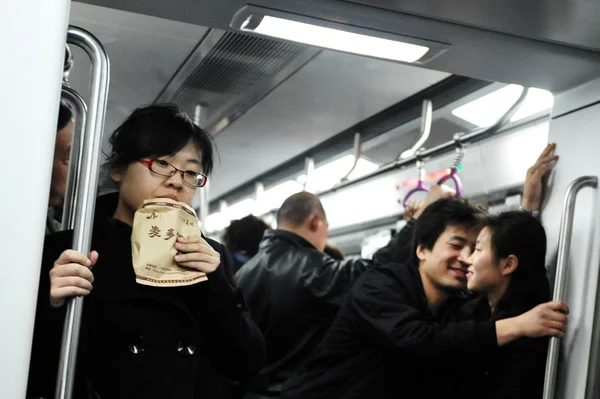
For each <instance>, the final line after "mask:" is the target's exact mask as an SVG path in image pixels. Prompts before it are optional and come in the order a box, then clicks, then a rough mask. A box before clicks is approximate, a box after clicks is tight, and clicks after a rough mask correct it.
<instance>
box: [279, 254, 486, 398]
mask: <svg viewBox="0 0 600 399" xmlns="http://www.w3.org/2000/svg"><path fill="white" fill-rule="evenodd" d="M462 303H463V302H462V300H460V299H458V298H454V299H451V300H449V301H448V302H447V303H446V304H445V308H444V309H440V310H439V311H438V313H437V314H438V316H437V317H434V316H433V315H432V314H431V313H430V312H429V309H428V306H427V299H426V297H425V292H424V290H423V284H422V282H421V278H420V275H419V272H418V268H417V266H416V265H415V264H388V265H380V266H374V267H372V268H369V269H368V270H367V271H366V272H365V273H364V274H363V275H362V276H361V277H360V279H359V280H358V281H357V282H356V283H355V285H354V287H353V288H352V290H351V291H350V294H349V295H348V297H347V299H346V301H345V302H344V304H343V306H342V308H341V310H340V312H339V313H338V315H337V317H336V319H335V321H334V323H333V325H332V327H331V329H330V330H329V332H328V333H327V335H326V336H325V338H324V339H323V341H322V342H321V344H320V345H319V346H318V347H317V350H316V351H315V353H314V354H313V355H311V357H310V358H309V360H308V361H307V362H306V363H305V364H304V366H303V367H302V369H301V371H300V372H299V373H298V374H296V375H295V376H294V377H292V379H291V380H290V381H288V383H287V384H286V385H285V386H284V389H283V393H282V395H281V398H282V399H317V398H327V399H338V398H345V399H349V398H365V399H378V398H395V399H401V398H412V397H419V398H424V399H429V398H431V399H434V398H435V399H439V398H441V397H448V395H447V393H448V391H449V390H450V388H452V387H453V386H454V385H456V384H462V383H464V382H465V381H466V378H465V376H462V378H461V379H459V380H452V379H451V378H447V377H448V376H450V375H451V373H450V372H451V371H452V370H457V369H459V368H460V367H463V365H472V364H476V363H477V362H480V361H481V360H482V359H485V357H486V356H489V355H490V354H491V353H493V352H494V351H495V350H496V348H497V338H496V328H495V322H494V321H485V322H477V321H464V322H460V323H448V324H444V323H445V321H446V320H445V319H446V316H447V315H449V314H454V313H455V312H456V311H457V307H458V305H460V304H462Z"/></svg>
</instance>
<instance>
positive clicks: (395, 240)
mask: <svg viewBox="0 0 600 399" xmlns="http://www.w3.org/2000/svg"><path fill="white" fill-rule="evenodd" d="M416 223H417V221H416V220H415V219H410V220H409V221H407V222H406V224H405V225H404V227H402V229H401V230H400V231H399V232H398V233H396V234H394V236H393V237H392V239H391V240H390V242H389V243H388V244H387V245H386V246H385V247H383V248H381V249H380V250H378V251H377V252H375V254H374V255H373V264H374V265H386V264H388V263H406V262H407V261H408V260H410V259H411V257H413V256H416V255H415V254H412V253H411V250H412V245H413V232H414V230H415V224H416Z"/></svg>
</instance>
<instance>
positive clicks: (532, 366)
mask: <svg viewBox="0 0 600 399" xmlns="http://www.w3.org/2000/svg"><path fill="white" fill-rule="evenodd" d="M549 300H550V288H549V283H548V279H547V278H546V276H544V275H540V276H538V278H537V281H531V282H530V283H528V284H527V286H525V285H524V284H523V285H521V286H517V285H511V286H510V287H509V289H508V291H507V292H506V294H505V295H504V296H503V297H502V299H501V300H500V301H499V303H498V306H497V309H496V311H495V313H494V314H492V313H491V309H490V305H489V302H488V300H487V297H486V296H482V297H480V298H478V299H474V300H472V301H471V302H469V303H468V304H466V305H465V306H464V307H463V308H462V309H461V315H460V317H461V318H469V319H476V320H501V319H507V318H510V317H515V316H518V315H520V314H522V313H525V312H527V311H529V310H531V309H532V308H534V307H535V306H537V305H539V304H541V303H544V302H547V301H549ZM547 353H548V339H547V338H520V339H518V340H516V341H514V342H511V343H510V344H508V345H505V346H502V347H500V348H498V350H497V351H496V352H495V353H494V354H492V355H491V356H489V357H488V358H486V359H483V361H482V362H481V363H478V364H477V365H476V367H475V368H474V369H473V370H472V371H470V372H469V373H468V374H469V382H468V384H465V385H464V388H465V392H464V394H463V395H461V397H463V398H464V399H470V398H472V399H478V398H488V399H541V398H542V397H543V391H544V378H545V371H546V356H547Z"/></svg>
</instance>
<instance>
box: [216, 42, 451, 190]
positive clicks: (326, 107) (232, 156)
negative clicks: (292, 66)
mask: <svg viewBox="0 0 600 399" xmlns="http://www.w3.org/2000/svg"><path fill="white" fill-rule="evenodd" d="M447 76H448V75H447V74H445V73H441V72H435V71H428V70H424V69H419V68H415V67H412V66H407V65H402V64H397V63H392V62H385V61H380V60H375V59H371V58H364V57H357V56H352V55H348V54H341V53H336V52H331V51H324V52H322V53H321V54H320V55H318V56H317V57H316V58H315V59H314V60H313V61H311V62H310V63H308V64H307V65H306V66H305V67H304V68H302V69H301V70H300V71H298V72H297V73H296V74H295V75H294V76H292V77H291V78H290V79H288V80H287V81H286V82H285V83H284V84H282V85H281V86H279V87H278V88H277V89H275V90H274V91H273V92H271V94H269V95H268V96H267V97H265V98H264V99H263V100H262V101H261V102H259V103H258V104H256V105H255V106H254V107H253V108H252V109H250V111H248V112H247V113H246V114H245V115H243V116H242V117H241V118H240V119H238V120H237V121H236V122H235V123H234V124H233V125H231V126H230V127H228V128H227V129H225V130H224V131H223V132H222V133H221V134H220V135H219V136H217V138H216V143H217V146H218V149H219V152H220V154H221V163H220V164H218V165H217V166H216V169H215V172H214V175H213V178H212V182H211V184H212V186H211V192H210V197H211V198H217V197H218V196H220V195H221V194H224V193H225V192H227V191H228V190H229V189H231V188H233V187H237V186H239V185H240V184H242V183H245V182H247V181H249V180H251V179H253V178H254V177H255V176H258V175H260V174H261V173H263V172H265V171H267V170H269V169H271V168H274V167H276V166H277V165H280V164H281V163H283V162H285V161H286V160H288V159H290V158H292V157H294V156H295V155H297V154H300V153H302V152H304V151H306V150H307V149H309V148H311V147H313V146H315V145H317V144H319V143H321V142H323V141H325V140H327V139H329V138H330V137H332V136H334V135H336V134H338V133H339V132H341V131H343V130H344V129H346V128H348V127H350V126H352V125H354V124H356V123H357V122H359V121H362V120H364V119H365V118H367V117H369V116H371V115H373V114H375V113H377V112H379V111H380V110H382V109H384V108H387V107H389V106H390V105H392V104H395V103H397V102H399V101H401V100H403V99H405V98H407V97H409V96H411V95H413V94H415V93H416V92H419V91H421V90H423V89H425V88H427V87H429V86H431V85H432V84H434V83H436V82H438V81H440V80H442V79H444V78H446V77H447ZM250 148H251V149H252V151H249V149H250Z"/></svg>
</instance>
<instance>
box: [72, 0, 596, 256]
mask: <svg viewBox="0 0 600 399" xmlns="http://www.w3.org/2000/svg"><path fill="white" fill-rule="evenodd" d="M458 3H459V4H457V2H453V4H452V6H449V5H448V3H446V2H444V1H442V0H429V1H413V0H409V1H402V2H401V1H397V0H396V1H394V0H391V1H385V0H375V1H374V0H370V1H362V0H354V1H351V0H350V1H326V0H318V1H317V0H310V1H296V0H277V1H274V0H259V1H255V2H253V6H258V7H262V8H263V9H268V10H277V12H280V13H284V15H285V14H286V13H287V14H289V15H301V16H307V17H312V18H316V19H319V20H329V21H337V22H343V23H345V24H347V25H353V26H358V27H363V28H368V29H374V30H377V31H381V32H386V34H387V33H389V34H396V35H406V36H410V37H416V38H418V39H419V40H425V41H431V42H432V43H444V45H445V46H447V48H446V49H445V51H442V52H441V53H440V54H439V55H437V56H436V57H435V58H432V59H431V60H428V61H427V62H425V63H423V64H418V63H414V64H411V63H402V62H393V61H387V60H382V59H377V58H370V57H364V56H360V55H354V54H349V53H343V52H336V51H333V50H325V49H320V48H316V47H311V46H306V45H302V44H298V43H292V42H287V41H280V40H275V39H272V38H267V37H262V36H257V35H253V34H249V33H243V32H240V31H239V30H236V29H232V28H231V23H232V20H233V19H234V16H235V14H236V12H238V11H239V10H240V9H241V8H242V7H243V6H244V5H245V4H244V2H241V1H238V0H227V1H225V0H219V1H203V2H196V1H193V0H174V1H171V2H162V3H157V2H155V3H153V4H152V5H149V4H148V3H147V2H145V1H143V0H125V1H120V2H118V3H116V2H111V1H109V0H89V1H84V2H73V3H72V5H71V18H70V23H71V24H72V25H76V26H80V27H82V28H85V29H87V30H89V31H90V32H92V33H93V34H94V35H96V36H97V37H98V38H99V40H100V41H101V42H102V43H103V44H104V45H105V48H106V50H107V52H108V55H109V57H110V59H111V69H112V71H111V84H110V91H109V102H108V108H107V120H106V126H105V135H104V150H105V151H104V152H105V153H106V152H107V151H108V147H107V144H108V136H109V133H110V132H112V131H113V130H114V129H115V128H116V127H117V126H118V125H119V124H120V123H121V122H122V121H123V119H124V118H125V117H126V116H127V115H128V114H129V113H130V112H131V111H132V110H133V109H135V108H136V107H137V106H140V105H143V104H149V103H152V102H172V103H176V104H178V105H179V106H180V107H182V108H183V109H184V110H185V111H187V112H188V113H189V114H190V115H193V116H194V117H195V118H196V120H197V121H198V122H199V123H200V124H201V125H202V126H204V127H205V128H207V130H208V131H209V132H210V133H211V134H212V135H213V136H214V138H215V143H216V145H217V148H218V152H219V160H218V162H217V165H216V168H215V171H214V173H213V175H212V176H211V178H210V184H209V188H208V190H209V191H208V195H209V200H210V208H209V209H210V212H209V213H210V215H209V218H208V220H207V222H206V226H204V229H205V230H206V231H208V232H209V233H210V234H211V235H212V236H216V237H218V236H219V235H220V233H221V232H222V230H223V228H224V227H226V226H227V224H228V222H229V220H232V219H236V218H239V217H242V216H244V215H245V214H248V213H255V214H258V215H261V216H263V217H264V218H266V219H267V220H268V221H269V222H273V212H272V210H273V209H275V208H276V207H277V206H278V204H280V203H281V201H282V200H283V198H285V197H286V196H287V195H289V194H291V193H293V192H295V191H298V190H300V189H302V188H303V187H304V180H303V179H304V176H303V173H304V166H305V160H306V158H307V157H311V158H312V159H313V160H314V162H315V173H314V175H313V177H314V179H313V180H312V181H311V182H310V183H311V184H312V185H313V187H312V188H313V191H316V192H317V193H319V192H322V191H326V190H329V189H330V188H331V187H333V186H334V185H335V184H336V183H337V182H338V181H339V180H340V179H341V178H342V177H343V176H344V175H345V174H346V173H347V172H348V170H349V168H350V167H351V166H352V164H353V163H354V155H353V144H354V140H355V135H356V133H360V134H361V153H360V159H359V160H358V162H357V165H356V168H355V169H354V171H353V173H352V174H351V175H350V176H349V178H350V179H352V178H358V177H360V176H361V175H362V174H367V173H369V172H372V171H373V170H375V169H377V168H379V167H381V166H382V165H384V164H387V163H389V162H391V161H394V160H395V159H397V158H398V155H399V154H400V153H401V152H402V151H404V150H406V149H408V148H410V147H411V146H412V145H413V144H414V143H415V142H416V141H417V139H418V138H419V134H420V125H421V121H420V118H421V104H422V102H423V100H427V99H428V100H431V101H432V102H433V110H434V111H433V122H432V128H431V135H430V137H429V139H428V140H427V141H426V142H425V143H424V144H423V146H424V147H425V148H433V147H435V146H437V145H439V144H441V143H445V142H447V141H449V140H452V139H453V137H454V135H455V134H456V133H466V132H470V131H473V130H474V129H477V128H481V127H484V126H487V125H489V124H491V123H493V122H494V120H495V119H496V118H498V117H499V116H501V115H502V114H503V113H504V112H505V111H506V110H507V109H508V108H509V107H510V105H511V103H512V102H514V101H515V100H516V98H517V97H518V96H519V93H520V90H521V88H520V86H527V87H533V88H535V89H534V90H532V91H531V92H530V94H529V97H528V98H527V100H526V101H525V103H524V104H523V107H522V109H521V110H520V111H519V113H518V114H517V115H515V117H513V118H512V119H511V121H510V123H509V124H508V125H507V126H505V127H504V128H503V129H502V131H501V132H500V133H499V134H498V135H496V136H495V137H493V138H491V139H489V140H486V141H483V142H480V143H477V144H473V145H469V146H467V148H466V152H465V156H464V159H463V162H462V164H461V167H462V170H461V172H460V173H461V177H462V179H463V181H464V185H465V194H466V195H468V196H470V197H474V198H476V199H478V200H481V201H483V202H486V203H488V204H489V205H490V206H491V207H492V209H496V210H498V209H505V208H510V207H513V206H515V204H518V196H519V194H520V192H521V190H522V184H523V180H524V175H525V171H526V169H527V167H528V166H529V165H530V164H531V163H532V162H533V161H534V159H535V156H536V154H537V153H538V152H539V150H541V148H542V147H543V145H544V144H545V143H546V142H547V139H548V121H549V118H550V115H551V112H552V107H553V103H554V101H555V99H556V98H558V97H557V96H560V94H561V92H562V91H564V90H566V89H569V88H572V87H575V86H577V85H579V84H582V83H584V82H586V81H588V80H590V79H591V78H593V77H595V76H597V75H598V70H600V68H599V67H600V55H598V54H597V52H596V51H597V50H598V48H600V36H598V35H597V34H596V33H594V32H595V30H594V29H593V28H594V27H595V25H594V21H597V18H600V6H597V5H593V4H592V3H587V2H577V3H576V2H571V1H566V2H560V4H558V2H551V1H545V0H536V1H530V2H527V3H526V4H524V3H522V2H517V1H513V0H511V1H509V2H503V3H502V6H500V5H498V4H496V3H494V2H490V1H484V2H478V1H473V0H461V1H458ZM509 3H510V4H509ZM516 10H519V12H516ZM531 21H533V22H534V23H529V22H531ZM525 22H528V23H525ZM574 22H576V23H574ZM566 27H568V29H567V28H566ZM73 53H74V59H75V65H74V67H73V69H72V72H71V74H70V77H69V81H70V84H71V86H72V87H73V88H74V89H75V90H77V91H79V92H80V93H81V94H82V95H83V96H84V97H85V96H87V94H88V87H87V85H88V77H87V76H88V70H89V64H86V63H89V61H88V60H87V58H86V57H85V56H83V54H82V53H81V52H80V50H79V49H73ZM553 95H554V96H553ZM452 157H453V153H452V152H450V153H448V154H447V155H443V156H440V157H436V158H434V159H429V160H426V162H425V168H426V171H427V172H428V176H429V177H430V180H432V179H433V178H434V177H435V176H438V175H439V173H443V171H444V170H446V168H448V167H449V166H450V164H451V162H452ZM436 173H438V175H436ZM416 176H417V172H416V168H415V166H414V165H407V166H406V167H403V168H400V169H398V170H395V171H392V172H390V173H386V174H383V175H380V176H378V177H377V178H374V179H370V180H367V181H365V182H362V183H359V184H357V185H355V186H351V187H348V188H347V189H342V190H339V191H336V192H331V193H328V194H326V195H324V196H323V197H322V200H323V203H324V206H325V208H326V211H327V212H328V217H329V219H330V226H331V236H332V238H333V239H334V240H337V241H338V243H339V244H340V245H341V247H342V249H344V250H346V252H347V253H351V254H358V253H360V247H361V246H363V245H364V243H365V242H367V241H369V238H373V237H375V238H376V237H377V236H378V235H381V234H382V231H383V232H385V231H390V230H391V229H393V228H394V227H395V226H396V223H397V221H398V220H399V219H400V218H401V215H402V206H401V205H400V203H399V201H398V200H399V199H400V198H401V197H402V195H403V194H404V193H405V192H406V190H407V189H408V188H409V187H410V184H411V182H412V181H414V178H415V177H416ZM257 183H260V184H261V186H262V187H264V192H263V196H262V202H260V201H257V198H256V186H257ZM102 190H105V191H109V190H111V185H110V182H108V181H106V180H105V181H104V182H103V183H101V191H102ZM266 194H269V195H266ZM342 198H343V199H342ZM342 205H343V206H342ZM196 206H198V203H196Z"/></svg>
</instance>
